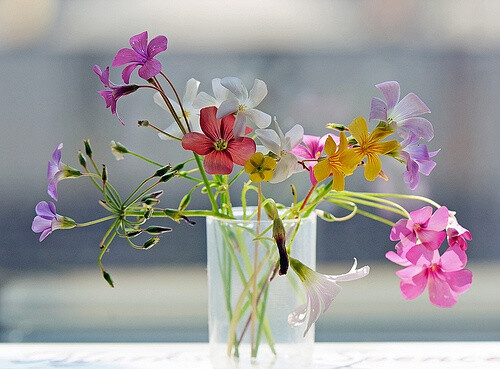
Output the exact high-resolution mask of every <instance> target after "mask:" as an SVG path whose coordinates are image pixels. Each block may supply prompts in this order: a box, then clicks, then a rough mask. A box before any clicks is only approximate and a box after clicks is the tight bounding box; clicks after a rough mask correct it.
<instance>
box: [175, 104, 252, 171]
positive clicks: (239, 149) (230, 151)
mask: <svg viewBox="0 0 500 369" xmlns="http://www.w3.org/2000/svg"><path fill="white" fill-rule="evenodd" d="M216 112H217V108H216V107H215V106H211V107H208V108H204V109H201V111H200V127H201V130H202V131H203V133H198V132H189V133H187V134H186V135H184V137H183V138H182V147H183V148H184V149H185V150H191V151H194V152H195V153H197V154H199V155H205V159H204V161H203V166H204V167H205V170H206V171H207V173H208V174H229V173H231V171H232V170H233V163H235V164H238V165H242V166H243V165H245V162H246V161H247V160H248V159H249V158H250V157H251V156H252V155H253V154H254V153H255V141H254V140H252V139H251V138H249V137H241V138H238V139H236V138H234V135H233V126H234V120H235V118H234V116H233V115H229V116H227V117H225V118H223V119H222V120H221V119H217V118H216Z"/></svg>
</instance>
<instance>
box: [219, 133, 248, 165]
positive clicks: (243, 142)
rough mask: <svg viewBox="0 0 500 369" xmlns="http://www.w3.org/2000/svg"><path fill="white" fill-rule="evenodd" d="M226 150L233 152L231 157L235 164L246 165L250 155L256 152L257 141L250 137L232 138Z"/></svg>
mask: <svg viewBox="0 0 500 369" xmlns="http://www.w3.org/2000/svg"><path fill="white" fill-rule="evenodd" d="M226 151H228V152H229V154H231V158H232V159H233V161H234V163H235V164H238V165H245V162H246V161H247V160H248V159H250V156H252V155H253V154H255V141H254V140H252V139H251V138H249V137H243V138H240V139H239V140H231V141H230V142H229V144H228V145H227V150H226Z"/></svg>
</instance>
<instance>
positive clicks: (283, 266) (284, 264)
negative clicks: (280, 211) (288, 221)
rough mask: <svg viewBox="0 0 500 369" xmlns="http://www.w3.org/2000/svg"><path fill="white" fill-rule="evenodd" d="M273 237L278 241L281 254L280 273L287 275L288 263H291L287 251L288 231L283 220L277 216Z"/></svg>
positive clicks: (274, 222) (277, 244) (274, 221)
mask: <svg viewBox="0 0 500 369" xmlns="http://www.w3.org/2000/svg"><path fill="white" fill-rule="evenodd" d="M273 238H274V241H276V246H277V247H278V252H279V254H280V270H279V274H280V275H285V274H286V273H287V271H288V265H289V264H290V262H289V260H288V253H287V252H286V231H285V226H284V225H283V221H282V220H281V218H280V217H276V218H274V220H273Z"/></svg>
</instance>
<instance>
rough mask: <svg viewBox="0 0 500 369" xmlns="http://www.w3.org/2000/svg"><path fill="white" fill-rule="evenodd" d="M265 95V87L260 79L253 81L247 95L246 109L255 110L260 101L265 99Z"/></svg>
mask: <svg viewBox="0 0 500 369" xmlns="http://www.w3.org/2000/svg"><path fill="white" fill-rule="evenodd" d="M266 95H267V86H266V84H265V82H264V81H261V80H260V79H255V81H254V82H253V87H252V89H251V90H250V93H249V95H248V101H247V107H248V108H250V109H251V108H255V107H256V106H257V105H259V104H260V103H261V102H262V100H264V97H266Z"/></svg>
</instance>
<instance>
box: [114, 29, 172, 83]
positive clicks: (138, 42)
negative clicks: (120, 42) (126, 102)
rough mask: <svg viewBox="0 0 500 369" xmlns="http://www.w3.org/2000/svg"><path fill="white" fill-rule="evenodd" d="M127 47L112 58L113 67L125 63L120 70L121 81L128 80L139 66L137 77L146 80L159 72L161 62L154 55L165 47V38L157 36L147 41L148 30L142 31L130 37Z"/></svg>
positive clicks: (126, 81)
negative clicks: (128, 46)
mask: <svg viewBox="0 0 500 369" xmlns="http://www.w3.org/2000/svg"><path fill="white" fill-rule="evenodd" d="M130 46H131V47H132V48H131V49H129V48H124V49H121V50H119V51H118V53H116V56H115V58H114V59H113V64H112V66H113V67H119V66H121V65H124V64H129V65H127V66H126V67H125V68H124V69H123V71H122V78H123V82H125V83H126V84H128V83H129V81H130V75H131V74H132V72H133V71H134V69H135V68H137V67H138V66H141V68H139V77H141V78H143V79H145V80H148V79H150V78H153V77H154V76H156V75H157V74H158V73H160V72H161V63H160V62H159V61H158V60H156V59H155V58H154V56H155V55H156V54H158V53H160V52H162V51H165V50H166V49H167V38H166V37H165V36H157V37H155V38H153V39H152V40H151V41H150V42H149V43H148V32H147V31H144V32H142V33H139V34H138V35H135V36H132V37H131V38H130Z"/></svg>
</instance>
